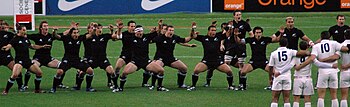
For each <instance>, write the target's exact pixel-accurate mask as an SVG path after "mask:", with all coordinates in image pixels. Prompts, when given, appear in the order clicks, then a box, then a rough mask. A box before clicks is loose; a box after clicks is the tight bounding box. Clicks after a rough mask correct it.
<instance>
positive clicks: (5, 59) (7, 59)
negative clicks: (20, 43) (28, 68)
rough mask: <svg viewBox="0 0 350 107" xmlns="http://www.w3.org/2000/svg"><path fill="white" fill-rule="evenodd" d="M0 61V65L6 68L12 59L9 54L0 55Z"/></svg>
mask: <svg viewBox="0 0 350 107" xmlns="http://www.w3.org/2000/svg"><path fill="white" fill-rule="evenodd" d="M0 59H1V60H0V65H4V66H7V65H8V64H9V63H10V62H11V61H13V57H12V56H11V54H8V55H6V54H4V55H0Z"/></svg>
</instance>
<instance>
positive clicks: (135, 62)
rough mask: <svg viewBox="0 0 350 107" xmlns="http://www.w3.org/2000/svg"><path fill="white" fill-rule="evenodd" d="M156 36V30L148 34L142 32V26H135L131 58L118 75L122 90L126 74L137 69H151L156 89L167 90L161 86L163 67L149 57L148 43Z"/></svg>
mask: <svg viewBox="0 0 350 107" xmlns="http://www.w3.org/2000/svg"><path fill="white" fill-rule="evenodd" d="M156 36H157V32H155V31H153V32H151V33H149V34H143V28H142V26H140V25H138V26H136V28H135V34H134V38H133V39H132V45H131V46H132V49H133V51H132V58H131V61H130V62H129V63H128V64H127V65H126V66H125V67H124V70H123V73H122V75H121V76H120V89H119V91H123V89H124V84H125V82H126V76H127V75H128V74H131V73H133V72H135V71H137V70H139V69H141V68H142V69H144V70H146V71H152V72H154V73H157V74H158V75H157V77H158V87H157V91H169V90H168V89H166V88H165V87H164V86H163V75H164V69H163V67H162V66H160V65H158V64H156V63H155V62H154V61H152V60H150V59H149V56H148V53H149V43H150V42H151V40H152V39H153V38H154V37H156Z"/></svg>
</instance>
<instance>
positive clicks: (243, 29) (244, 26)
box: [232, 20, 252, 39]
mask: <svg viewBox="0 0 350 107" xmlns="http://www.w3.org/2000/svg"><path fill="white" fill-rule="evenodd" d="M233 27H234V28H238V29H239V31H238V32H239V33H241V34H240V35H238V37H239V38H240V39H242V38H245V35H246V33H247V32H250V31H252V28H251V27H250V25H249V24H248V23H247V22H245V21H243V20H241V21H239V22H236V21H235V20H233ZM232 34H233V33H232Z"/></svg>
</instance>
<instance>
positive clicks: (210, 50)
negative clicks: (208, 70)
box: [195, 35, 224, 62]
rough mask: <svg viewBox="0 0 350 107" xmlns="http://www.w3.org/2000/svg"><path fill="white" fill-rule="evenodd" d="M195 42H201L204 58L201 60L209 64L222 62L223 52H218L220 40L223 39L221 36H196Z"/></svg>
mask: <svg viewBox="0 0 350 107" xmlns="http://www.w3.org/2000/svg"><path fill="white" fill-rule="evenodd" d="M195 40H197V41H200V42H202V46H203V48H204V57H203V59H202V60H205V61H209V62H217V61H222V60H223V52H221V51H220V46H221V40H224V38H223V37H222V36H221V35H215V37H210V36H208V35H206V36H203V35H198V36H197V37H196V38H195Z"/></svg>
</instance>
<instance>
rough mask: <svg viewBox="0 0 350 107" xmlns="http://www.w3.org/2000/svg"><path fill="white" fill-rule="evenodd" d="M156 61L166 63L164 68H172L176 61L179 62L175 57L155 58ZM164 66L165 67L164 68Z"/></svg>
mask: <svg viewBox="0 0 350 107" xmlns="http://www.w3.org/2000/svg"><path fill="white" fill-rule="evenodd" d="M154 60H159V61H162V62H163V63H164V66H169V67H171V64H172V63H173V62H175V61H177V60H178V59H177V58H175V57H169V58H159V57H158V58H154ZM164 66H163V67H164Z"/></svg>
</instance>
